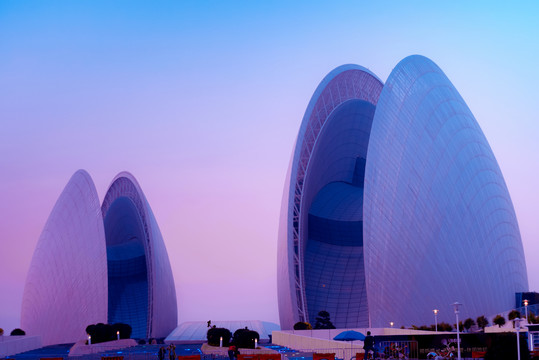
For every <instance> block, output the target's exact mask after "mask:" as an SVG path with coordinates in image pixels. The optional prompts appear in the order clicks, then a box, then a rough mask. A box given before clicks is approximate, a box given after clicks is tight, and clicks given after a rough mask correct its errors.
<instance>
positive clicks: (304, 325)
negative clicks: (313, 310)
mask: <svg viewBox="0 0 539 360" xmlns="http://www.w3.org/2000/svg"><path fill="white" fill-rule="evenodd" d="M312 328H313V327H312V326H311V324H309V323H308V322H303V321H298V322H297V323H295V324H294V330H311V329H312Z"/></svg>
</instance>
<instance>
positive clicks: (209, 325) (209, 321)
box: [208, 320, 211, 328]
mask: <svg viewBox="0 0 539 360" xmlns="http://www.w3.org/2000/svg"><path fill="white" fill-rule="evenodd" d="M208 327H209V328H211V320H208Z"/></svg>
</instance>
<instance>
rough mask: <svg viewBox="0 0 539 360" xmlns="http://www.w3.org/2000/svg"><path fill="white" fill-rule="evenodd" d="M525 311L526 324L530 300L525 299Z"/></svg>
mask: <svg viewBox="0 0 539 360" xmlns="http://www.w3.org/2000/svg"><path fill="white" fill-rule="evenodd" d="M524 312H525V313H526V324H527V323H528V300H527V299H524Z"/></svg>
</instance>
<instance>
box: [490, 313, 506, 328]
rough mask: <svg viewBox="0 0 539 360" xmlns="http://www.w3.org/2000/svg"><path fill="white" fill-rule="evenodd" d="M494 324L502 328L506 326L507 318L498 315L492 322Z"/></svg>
mask: <svg viewBox="0 0 539 360" xmlns="http://www.w3.org/2000/svg"><path fill="white" fill-rule="evenodd" d="M492 322H493V323H494V324H495V325H498V327H502V326H504V325H505V318H504V317H503V316H501V315H496V317H495V318H494V320H492Z"/></svg>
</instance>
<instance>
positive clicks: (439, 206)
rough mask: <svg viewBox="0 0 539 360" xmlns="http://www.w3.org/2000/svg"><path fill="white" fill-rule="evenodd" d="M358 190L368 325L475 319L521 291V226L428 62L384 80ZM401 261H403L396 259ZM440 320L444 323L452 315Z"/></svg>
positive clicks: (495, 170)
mask: <svg viewBox="0 0 539 360" xmlns="http://www.w3.org/2000/svg"><path fill="white" fill-rule="evenodd" d="M365 181H366V183H368V184H371V185H372V186H370V187H366V188H365V208H364V211H365V218H366V219H368V221H366V222H365V230H364V231H365V237H366V239H368V241H366V242H365V265H366V271H367V274H366V275H367V276H366V278H367V288H368V289H369V290H368V291H369V299H371V298H372V299H374V301H372V302H370V304H371V305H372V306H371V308H370V309H369V310H370V312H371V317H372V320H373V326H382V325H387V324H388V323H389V321H394V322H395V323H396V324H402V325H407V324H411V323H420V324H423V323H431V322H432V314H431V312H430V310H432V309H443V308H448V310H449V307H448V304H450V303H453V302H455V301H459V302H461V303H463V304H464V307H463V309H462V311H463V312H464V314H468V315H469V316H472V317H475V316H479V315H484V314H485V315H488V314H495V313H497V312H501V311H506V310H508V309H511V308H512V307H513V302H514V296H515V295H514V294H515V293H516V292H519V291H525V290H526V289H527V288H528V280H527V274H526V264H525V260H524V251H523V248H522V242H521V239H520V232H519V229H518V223H517V219H516V216H515V212H514V210H513V205H512V202H511V198H510V196H509V192H508V190H507V187H506V185H505V181H504V179H503V176H502V173H501V171H500V168H499V166H498V164H497V161H496V159H495V157H494V154H493V153H492V150H491V149H490V147H489V145H488V142H487V140H486V138H485V136H484V135H483V132H482V131H481V129H480V127H479V125H478V123H477V121H476V120H475V118H474V116H473V115H472V113H471V111H470V110H469V109H468V107H467V105H466V103H465V102H464V100H463V99H462V97H461V96H460V95H459V93H458V92H457V91H456V89H455V88H454V86H453V85H452V84H451V82H450V81H449V79H448V78H447V77H446V76H445V74H444V73H443V72H442V71H441V70H440V69H439V68H438V66H436V64H434V63H433V62H432V61H430V60H429V59H427V58H425V57H421V56H411V57H408V58H406V59H404V60H403V61H401V62H400V63H399V64H398V65H397V67H396V68H395V69H394V70H393V72H392V73H391V75H390V76H389V78H388V80H387V83H386V85H385V86H384V90H383V91H382V94H381V95H380V99H379V101H378V109H377V111H376V115H375V117H374V121H373V126H372V131H371V141H370V145H369V156H368V161H367V167H366V175H365ZM395 254H399V255H400V256H395ZM444 313H445V314H442V312H441V313H440V315H439V319H440V320H441V321H450V320H451V319H452V318H453V314H452V313H451V312H450V311H445V312H444Z"/></svg>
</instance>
